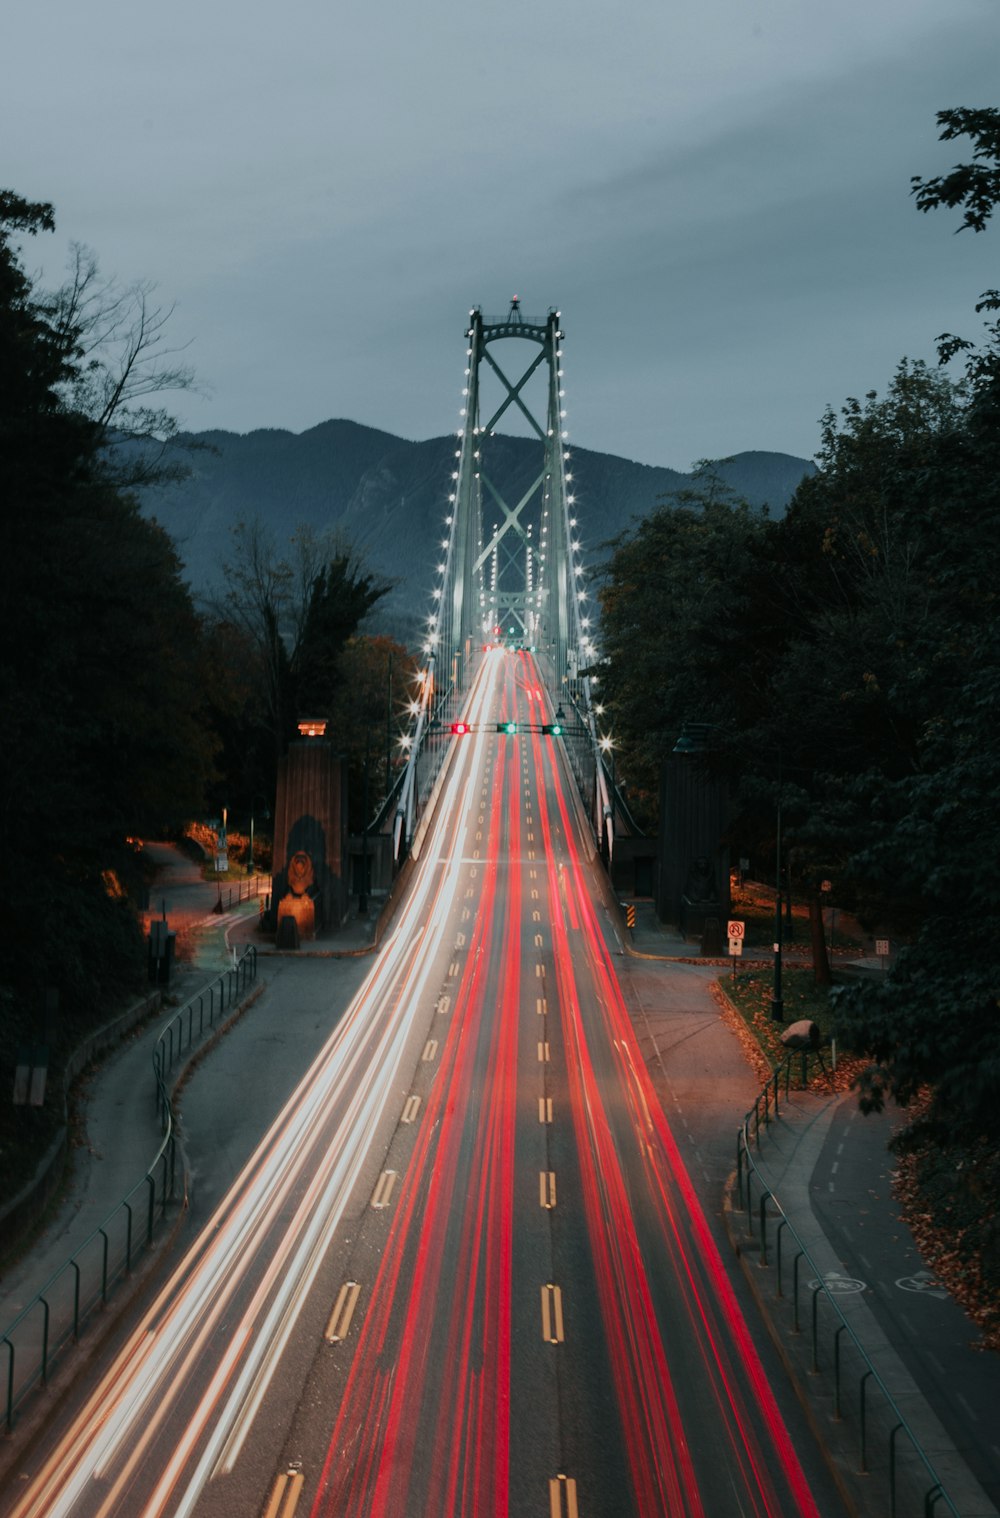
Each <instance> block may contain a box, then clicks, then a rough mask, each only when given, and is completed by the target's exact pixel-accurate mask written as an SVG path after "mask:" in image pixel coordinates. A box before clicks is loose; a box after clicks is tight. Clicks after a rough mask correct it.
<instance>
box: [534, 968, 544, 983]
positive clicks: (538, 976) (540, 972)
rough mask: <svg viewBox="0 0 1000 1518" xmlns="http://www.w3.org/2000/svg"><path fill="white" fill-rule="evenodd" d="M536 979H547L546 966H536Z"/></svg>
mask: <svg viewBox="0 0 1000 1518" xmlns="http://www.w3.org/2000/svg"><path fill="white" fill-rule="evenodd" d="M535 979H536V980H544V979H545V966H544V965H536V966H535Z"/></svg>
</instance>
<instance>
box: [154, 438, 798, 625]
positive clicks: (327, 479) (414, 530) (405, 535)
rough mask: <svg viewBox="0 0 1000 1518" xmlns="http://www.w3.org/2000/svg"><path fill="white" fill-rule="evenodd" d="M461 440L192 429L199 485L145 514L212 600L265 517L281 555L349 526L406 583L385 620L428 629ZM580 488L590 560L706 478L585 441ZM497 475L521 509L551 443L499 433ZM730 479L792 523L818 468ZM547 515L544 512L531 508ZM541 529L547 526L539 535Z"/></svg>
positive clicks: (727, 463)
mask: <svg viewBox="0 0 1000 1518" xmlns="http://www.w3.org/2000/svg"><path fill="white" fill-rule="evenodd" d="M456 446H457V442H456V438H455V436H454V434H451V435H446V436H442V437H437V438H429V439H425V440H424V441H414V440H410V439H407V438H401V437H398V436H397V435H396V434H394V433H390V432H386V431H383V430H381V429H379V428H375V427H368V426H366V425H365V424H363V423H361V422H353V421H351V420H349V419H348V418H342V417H341V418H331V419H329V420H327V421H325V422H319V423H317V424H316V425H315V426H313V427H310V428H308V429H306V430H305V431H304V432H299V433H296V432H291V431H289V430H287V429H285V428H255V429H253V430H252V431H250V432H246V433H235V432H228V431H224V430H221V429H216V430H211V431H207V432H200V433H184V434H181V435H180V436H179V437H178V438H177V439H176V440H175V443H174V445H173V448H172V451H171V457H172V458H175V459H182V460H183V462H184V463H185V464H186V465H187V466H188V468H189V470H190V472H189V474H188V476H187V477H186V478H185V479H183V480H180V481H177V482H174V483H171V484H169V485H164V486H157V487H155V488H150V489H146V490H144V491H142V492H140V505H141V508H142V510H143V512H144V513H145V514H147V515H149V516H154V517H156V519H157V520H158V521H159V522H160V524H161V525H162V526H163V527H164V528H166V530H167V531H168V532H169V533H170V535H171V537H172V538H173V539H174V541H175V543H176V544H177V547H178V552H179V554H180V556H181V559H182V561H183V563H184V566H185V577H186V578H187V580H188V582H189V583H190V585H191V587H192V589H193V590H194V591H195V593H196V594H199V595H210V594H211V593H212V592H213V591H214V590H216V589H217V588H218V586H219V584H220V582H221V578H222V564H223V562H224V561H225V559H226V558H227V557H228V556H229V555H230V553H231V550H232V530H233V528H234V527H235V526H236V524H237V523H238V522H239V521H241V520H243V521H253V520H255V519H259V521H260V522H261V524H262V526H263V527H264V528H265V530H266V531H269V532H271V533H273V535H274V537H275V540H276V542H277V543H278V545H279V549H280V551H281V552H284V551H285V549H286V547H287V543H288V541H289V539H290V538H291V536H292V535H293V533H294V532H295V531H296V529H297V528H298V527H300V526H303V525H308V526H309V527H311V528H312V529H313V530H314V531H315V532H317V533H322V532H325V531H328V530H331V529H332V530H336V531H339V532H340V533H342V534H343V536H344V537H345V539H346V540H347V541H348V542H349V543H350V544H351V545H352V546H353V547H354V548H355V550H356V551H357V552H358V553H359V554H360V555H361V556H362V557H363V559H364V561H365V565H366V568H369V569H371V570H372V571H373V572H375V573H376V574H378V575H381V576H384V577H385V578H386V579H388V580H389V581H390V582H392V586H393V589H392V591H391V592H390V594H389V596H387V597H386V599H385V601H384V602H383V603H382V607H381V614H376V616H377V620H378V621H379V623H380V625H386V626H388V627H391V628H392V630H393V631H395V633H396V635H397V636H402V635H405V634H407V633H409V634H410V635H411V636H412V635H413V634H414V633H415V629H416V626H417V623H418V621H419V617H420V613H421V612H422V611H423V608H424V604H425V602H426V600H427V597H428V595H429V592H430V589H431V586H432V585H433V583H434V579H435V575H434V567H435V565H436V563H437V562H438V556H439V554H440V542H441V538H442V535H443V531H444V518H445V517H446V516H447V515H449V511H450V508H449V505H448V496H449V493H450V489H451V484H452V480H451V476H452V472H453V470H454V468H455V450H456ZM570 452H571V472H572V475H573V487H572V488H573V492H574V495H575V497H576V507H575V509H576V512H577V515H578V517H579V522H580V528H579V531H580V535H581V541H582V542H583V546H584V556H585V559H586V560H587V561H588V562H589V563H590V564H594V563H596V562H599V560H600V558H601V557H602V556H603V549H604V547H605V546H606V545H607V544H608V543H609V542H610V541H612V540H613V539H614V538H616V537H618V536H620V534H621V533H622V532H624V531H627V530H628V529H629V528H630V527H631V526H632V525H633V523H634V522H635V521H636V520H638V519H640V518H641V517H644V516H648V515H649V513H650V512H652V511H653V510H655V509H656V507H657V506H658V505H660V504H661V503H662V501H663V500H664V499H669V498H670V497H671V496H672V495H676V493H677V492H678V491H681V490H685V489H689V488H691V487H692V485H693V483H694V476H693V474H690V473H684V472H682V471H680V470H676V469H671V468H669V467H667V466H662V465H655V464H640V463H637V462H635V461H634V460H631V459H625V458H620V457H618V456H617V455H615V454H606V453H597V452H595V451H593V450H590V449H587V448H583V447H579V446H574V447H572V448H571V449H570ZM485 462H486V463H488V465H489V476H490V478H491V480H492V481H493V482H494V484H495V485H496V486H497V488H498V489H499V491H500V492H501V494H502V495H503V496H504V498H505V499H507V500H508V501H514V500H519V499H520V498H521V496H522V495H523V494H524V493H525V491H527V490H528V489H529V487H530V486H531V484H532V483H533V481H534V479H535V477H536V475H537V471H538V446H537V443H536V442H534V441H533V440H532V439H529V438H521V437H515V436H511V435H509V434H503V433H498V434H497V435H496V436H495V437H491V438H490V439H489V453H488V457H487V459H486V460H485ZM716 468H717V470H718V473H719V475H720V476H721V478H722V479H723V480H724V481H725V482H726V484H727V485H729V486H730V487H731V488H732V489H733V490H734V491H735V492H736V493H737V494H738V495H741V496H743V497H744V498H745V499H746V500H748V501H749V502H750V504H751V505H753V506H755V507H757V508H759V509H763V508H764V507H765V506H767V507H768V508H769V509H770V510H771V511H772V512H773V513H774V514H780V513H781V512H783V511H784V509H785V507H786V506H787V504H788V501H789V500H790V498H791V496H792V494H793V493H794V490H795V488H796V486H797V485H798V483H799V481H800V480H801V479H802V477H803V476H804V475H806V474H808V473H811V472H813V470H814V468H815V466H814V465H813V464H812V463H811V462H810V461H809V460H807V459H800V458H796V457H794V456H793V455H790V454H783V453H777V452H771V451H767V450H750V451H748V452H744V453H740V454H736V455H734V456H733V457H732V458H730V459H726V460H719V461H717V463H716ZM532 511H533V513H534V515H535V517H537V504H534V503H533V506H532V507H531V508H529V509H528V518H527V519H530V517H531V514H532ZM535 530H536V532H537V530H538V529H537V527H536V528H535Z"/></svg>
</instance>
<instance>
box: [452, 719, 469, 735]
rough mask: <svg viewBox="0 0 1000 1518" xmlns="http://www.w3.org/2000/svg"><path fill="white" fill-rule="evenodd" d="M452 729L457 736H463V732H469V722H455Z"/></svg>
mask: <svg viewBox="0 0 1000 1518" xmlns="http://www.w3.org/2000/svg"><path fill="white" fill-rule="evenodd" d="M451 730H452V732H453V733H454V734H455V736H456V737H457V738H461V736H462V734H463V733H467V732H468V731H469V724H468V723H467V722H453V723H452V724H451Z"/></svg>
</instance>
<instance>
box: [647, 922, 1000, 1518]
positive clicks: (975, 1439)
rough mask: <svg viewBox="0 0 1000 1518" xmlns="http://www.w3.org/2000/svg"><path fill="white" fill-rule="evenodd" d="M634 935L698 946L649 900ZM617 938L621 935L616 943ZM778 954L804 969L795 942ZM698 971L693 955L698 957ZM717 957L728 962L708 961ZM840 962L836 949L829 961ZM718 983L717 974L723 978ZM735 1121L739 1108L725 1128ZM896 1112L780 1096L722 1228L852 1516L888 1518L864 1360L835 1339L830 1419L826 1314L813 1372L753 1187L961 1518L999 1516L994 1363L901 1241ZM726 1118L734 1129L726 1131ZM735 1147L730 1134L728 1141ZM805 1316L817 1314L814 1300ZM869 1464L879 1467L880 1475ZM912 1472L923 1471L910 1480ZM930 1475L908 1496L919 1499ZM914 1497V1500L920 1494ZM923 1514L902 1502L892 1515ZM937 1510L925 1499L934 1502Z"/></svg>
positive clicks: (999, 1362) (687, 948) (803, 1324)
mask: <svg viewBox="0 0 1000 1518" xmlns="http://www.w3.org/2000/svg"><path fill="white" fill-rule="evenodd" d="M636 905H637V913H636V927H635V930H634V932H633V934H632V935H631V939H632V941H631V942H630V943H626V944H624V945H623V947H624V949H625V953H626V954H628V955H630V956H634V957H641V958H643V959H649V960H663V961H673V962H674V963H676V962H678V961H682V962H690V961H691V960H694V961H695V962H699V961H700V956H699V955H698V954H697V948H698V945H697V944H691V943H685V941H684V940H683V938H682V937H681V935H680V934H679V933H678V932H677V931H676V930H675V929H672V928H669V927H666V926H664V925H663V924H661V923H659V922H658V921H657V919H656V917H655V913H654V911H653V908H652V904H651V903H646V902H639V903H637V904H636ZM624 936H625V937H626V938H628V937H629V936H630V935H629V934H627V933H626V934H625V935H624ZM796 948H797V949H798V950H799V953H798V954H790V955H786V961H787V960H790V961H791V962H793V963H794V962H795V960H796V959H798V960H799V961H800V962H807V963H808V962H809V959H808V946H802V945H797V946H796ZM700 962H703V963H704V961H700ZM718 963H720V964H728V963H729V961H728V960H726V961H720V962H718ZM842 963H843V961H842V960H841V957H840V956H839V955H838V968H840V967H841V965H842ZM857 963H858V965H859V966H861V967H864V968H867V969H869V970H873V971H874V972H875V973H880V972H881V968H882V967H881V965H880V963H879V961H877V960H874V961H873V960H872V958H871V956H870V955H869V956H866V955H864V954H863V953H859V955H858V956H857ZM720 973H721V974H723V975H724V974H725V970H724V969H722V970H721V971H720ZM742 1116H743V1114H742V1113H741V1114H739V1116H738V1118H737V1123H738V1122H739V1120H740V1119H741V1118H742ZM904 1120H905V1119H904V1117H903V1115H902V1114H901V1113H900V1112H899V1111H898V1109H897V1110H895V1111H894V1112H892V1113H889V1114H884V1115H882V1116H872V1117H869V1118H865V1117H864V1116H862V1115H861V1113H860V1111H859V1109H858V1105H857V1097H856V1095H855V1094H853V1093H847V1094H846V1095H842V1094H839V1093H831V1094H829V1095H824V1094H818V1095H817V1094H815V1093H812V1092H794V1091H793V1092H792V1093H791V1095H790V1100H788V1101H787V1102H786V1100H785V1098H784V1095H783V1091H782V1096H781V1100H780V1105H779V1113H778V1117H777V1119H775V1118H774V1117H773V1116H772V1118H771V1121H770V1122H769V1123H768V1124H767V1125H766V1126H765V1125H763V1124H762V1125H761V1128H760V1136H759V1141H758V1142H757V1143H756V1144H754V1143H751V1153H752V1157H753V1160H754V1163H755V1165H756V1167H757V1170H758V1173H759V1179H755V1180H754V1182H753V1185H752V1192H751V1197H752V1206H751V1211H750V1217H749V1219H748V1216H747V1212H746V1209H745V1206H743V1207H741V1203H740V1199H739V1197H738V1196H737V1194H736V1189H737V1188H736V1176H735V1174H734V1175H733V1176H732V1177H731V1179H730V1184H729V1188H728V1191H729V1195H728V1199H727V1205H728V1210H727V1229H728V1232H729V1236H730V1239H731V1241H732V1243H733V1246H734V1247H735V1248H736V1250H737V1252H738V1254H739V1256H740V1261H741V1266H742V1269H743V1273H744V1275H745V1277H746V1279H747V1280H748V1281H749V1283H750V1286H751V1289H752V1291H753V1293H754V1296H755V1298H756V1301H757V1304H758V1307H759V1309H760V1312H761V1314H762V1316H763V1318H764V1321H765V1323H766V1324H767V1326H768V1328H769V1331H770V1334H771V1337H772V1339H773V1340H774V1342H775V1343H776V1345H777V1347H778V1349H779V1352H780V1354H781V1355H782V1358H783V1360H784V1361H785V1364H786V1366H787V1368H788V1370H789V1372H790V1374H791V1376H792V1378H793V1380H794V1382H795V1383H796V1385H797V1387H798V1390H799V1395H800V1399H801V1400H802V1402H803V1403H804V1405H805V1406H806V1408H807V1410H808V1411H809V1413H810V1416H811V1420H812V1422H813V1424H814V1426H815V1427H816V1430H817V1434H818V1436H819V1439H820V1442H821V1444H822V1445H823V1446H824V1447H825V1448H826V1449H828V1450H829V1451H830V1452H831V1453H832V1454H833V1455H834V1457H835V1462H836V1465H837V1468H838V1479H839V1480H840V1482H841V1485H842V1486H843V1487H844V1488H845V1496H846V1497H847V1499H848V1501H849V1502H850V1503H851V1505H852V1506H853V1507H854V1508H855V1510H856V1511H858V1512H859V1513H863V1514H871V1515H872V1518H875V1515H881V1514H884V1513H888V1511H889V1506H888V1488H887V1470H886V1465H887V1447H888V1435H887V1433H886V1431H885V1430H884V1429H883V1430H882V1431H881V1432H880V1428H879V1422H878V1419H879V1416H880V1414H879V1413H878V1412H876V1403H877V1400H878V1396H877V1388H876V1387H875V1385H874V1382H873V1381H872V1380H871V1379H869V1381H868V1382H867V1383H866V1388H865V1393H866V1417H867V1422H868V1427H867V1429H866V1434H867V1444H868V1450H867V1452H866V1453H867V1464H868V1467H869V1471H870V1474H868V1475H858V1474H857V1473H858V1470H859V1465H860V1441H859V1412H860V1409H859V1406H858V1403H859V1379H860V1378H861V1377H863V1375H864V1366H863V1365H856V1364H854V1363H853V1362H852V1361H851V1360H850V1355H849V1353H848V1344H847V1339H846V1336H845V1334H843V1333H842V1334H840V1336H839V1338H840V1345H839V1349H838V1350H837V1351H836V1352H837V1353H840V1354H842V1360H841V1371H842V1397H841V1409H840V1411H841V1416H840V1417H839V1418H838V1417H837V1416H836V1413H837V1409H836V1406H835V1384H834V1383H835V1377H834V1369H835V1367H834V1354H835V1349H834V1345H833V1334H834V1333H835V1331H836V1326H837V1325H836V1323H835V1322H833V1319H832V1313H827V1316H828V1317H829V1318H830V1320H831V1326H830V1329H829V1335H828V1337H827V1339H825V1340H824V1339H823V1338H822V1337H821V1336H820V1338H819V1343H820V1353H819V1366H820V1369H819V1372H818V1373H817V1372H816V1371H814V1369H813V1359H812V1348H813V1346H812V1333H811V1313H812V1299H813V1296H814V1290H815V1284H814V1283H817V1277H816V1276H815V1275H814V1273H813V1271H812V1270H809V1269H807V1268H806V1267H805V1266H804V1265H803V1267H802V1274H801V1281H800V1285H799V1298H800V1310H799V1331H797V1332H796V1329H795V1321H794V1318H795V1311H794V1300H793V1262H794V1255H795V1253H796V1250H795V1248H794V1247H793V1245H792V1242H791V1240H790V1239H789V1238H788V1236H787V1233H786V1235H785V1237H784V1239H783V1244H782V1254H783V1260H782V1281H781V1289H782V1295H781V1296H779V1295H778V1294H777V1293H778V1280H777V1248H776V1243H777V1239H776V1236H777V1232H778V1224H779V1221H780V1217H779V1213H778V1210H777V1208H775V1207H774V1206H773V1205H771V1204H768V1206H767V1225H766V1233H767V1246H768V1247H767V1254H768V1258H767V1263H766V1264H765V1263H764V1261H763V1259H762V1254H761V1247H760V1224H759V1205H760V1198H761V1196H762V1195H764V1194H765V1193H771V1194H772V1195H773V1197H774V1198H775V1199H776V1200H777V1202H778V1203H779V1204H780V1209H781V1213H783V1214H784V1216H785V1217H786V1218H787V1219H788V1223H789V1224H790V1225H791V1227H792V1228H793V1229H794V1231H795V1233H796V1234H797V1235H798V1237H799V1239H800V1240H801V1242H802V1244H803V1245H804V1246H805V1247H806V1249H808V1251H809V1255H810V1257H811V1258H812V1260H813V1261H814V1264H815V1267H816V1271H817V1272H818V1277H819V1278H821V1279H822V1280H824V1281H825V1283H826V1285H827V1286H828V1287H829V1289H830V1290H831V1291H832V1292H834V1293H835V1295H836V1300H837V1304H838V1305H839V1306H840V1307H841V1309H842V1310H843V1311H844V1314H845V1316H846V1317H847V1318H848V1321H849V1323H850V1327H851V1329H852V1330H853V1331H854V1333H856V1334H857V1336H858V1338H859V1340H860V1341H861V1343H862V1345H863V1347H864V1349H865V1351H866V1352H867V1354H868V1355H869V1357H870V1358H871V1360H872V1362H873V1363H874V1365H875V1366H876V1369H877V1372H878V1375H879V1376H880V1377H881V1378H882V1380H883V1381H884V1382H885V1384H886V1385H887V1387H888V1389H889V1391H890V1393H891V1395H892V1396H893V1398H894V1400H895V1401H896V1403H897V1405H898V1406H899V1408H900V1410H901V1411H902V1413H903V1416H904V1418H905V1419H906V1422H907V1424H908V1425H909V1427H910V1428H911V1429H912V1430H913V1432H914V1434H915V1436H916V1438H917V1439H918V1440H919V1442H920V1444H921V1446H922V1448H923V1450H924V1452H925V1454H926V1456H927V1458H928V1459H929V1460H930V1461H931V1463H932V1465H933V1466H934V1468H935V1470H936V1472H937V1474H938V1476H939V1477H940V1479H941V1480H942V1482H943V1483H944V1486H945V1488H946V1491H947V1493H948V1496H949V1497H950V1498H951V1499H952V1501H953V1502H954V1503H955V1505H956V1507H957V1509H958V1511H959V1512H960V1513H961V1514H962V1518H980V1515H995V1514H996V1513H997V1511H998V1509H1000V1415H998V1411H997V1410H998V1409H1000V1357H998V1356H997V1355H995V1354H992V1353H990V1352H988V1351H983V1350H980V1349H978V1348H977V1347H976V1346H977V1343H978V1340H979V1334H978V1330H977V1329H976V1327H975V1325H974V1324H973V1323H972V1322H971V1320H970V1319H968V1318H967V1317H966V1315H965V1313H964V1311H963V1310H962V1309H961V1307H959V1305H958V1304H957V1303H956V1302H955V1301H954V1300H953V1299H952V1298H951V1297H950V1296H949V1294H948V1293H947V1291H946V1290H945V1289H944V1288H943V1287H942V1286H941V1285H940V1283H939V1282H937V1281H935V1279H934V1277H933V1275H932V1274H931V1272H930V1271H929V1270H928V1269H927V1268H926V1266H925V1265H924V1263H923V1261H922V1260H921V1258H920V1254H919V1251H918V1249H917V1247H916V1244H915V1243H914V1240H913V1238H912V1235H911V1234H910V1232H909V1230H908V1229H907V1228H906V1227H905V1225H904V1224H903V1223H902V1222H901V1220H900V1217H899V1207H898V1205H897V1203H896V1202H895V1199H894V1197H893V1192H892V1169H893V1165H894V1160H893V1157H892V1155H891V1154H890V1152H889V1150H888V1148H887V1143H888V1139H889V1137H890V1136H891V1132H892V1129H893V1128H894V1127H895V1126H898V1125H899V1124H900V1123H901V1122H902V1121H904ZM735 1126H736V1125H735V1124H734V1129H735ZM733 1138H734V1141H735V1131H734V1134H733ZM821 1296H822V1303H821V1307H820V1309H819V1317H818V1323H822V1320H823V1312H824V1311H825V1310H826V1308H827V1307H828V1302H827V1299H826V1293H825V1292H824V1293H822V1294H821ZM880 1441H881V1443H880ZM896 1442H897V1446H898V1461H899V1467H900V1479H901V1482H902V1479H903V1476H904V1475H907V1474H913V1473H914V1472H913V1467H915V1465H916V1462H915V1461H914V1460H913V1459H912V1458H911V1457H910V1456H909V1455H908V1454H906V1453H905V1446H906V1444H907V1441H906V1438H905V1434H904V1433H900V1434H899V1435H898V1436H897V1441H896ZM880 1467H881V1469H880ZM917 1474H918V1475H919V1476H921V1477H922V1476H923V1474H924V1473H923V1471H922V1470H920V1471H919V1472H918V1473H917ZM928 1484H929V1483H928V1482H926V1481H925V1482H924V1486H923V1487H922V1488H921V1489H920V1490H921V1491H923V1490H925V1489H926V1487H927V1485H928ZM917 1500H918V1501H920V1498H919V1497H918V1499H917ZM914 1510H915V1511H918V1512H919V1511H922V1510H923V1509H922V1505H921V1506H918V1507H917V1508H916V1509H912V1508H909V1507H907V1506H906V1505H905V1504H904V1503H903V1501H902V1486H901V1489H900V1505H899V1506H898V1508H897V1511H898V1512H900V1513H902V1512H906V1511H914ZM933 1510H934V1511H936V1512H937V1513H943V1512H947V1511H948V1508H947V1504H946V1503H945V1502H944V1501H943V1500H942V1499H940V1498H939V1499H938V1501H937V1503H936V1506H935V1507H934V1509H933Z"/></svg>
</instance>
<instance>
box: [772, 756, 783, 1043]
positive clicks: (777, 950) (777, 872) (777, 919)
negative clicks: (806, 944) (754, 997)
mask: <svg viewBox="0 0 1000 1518" xmlns="http://www.w3.org/2000/svg"><path fill="white" fill-rule="evenodd" d="M771 1020H772V1022H776V1023H781V1022H784V1020H785V1003H784V1000H783V999H782V995H781V757H780V755H779V757H778V826H777V834H776V837H775V852H774V994H773V996H772V997H771Z"/></svg>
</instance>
